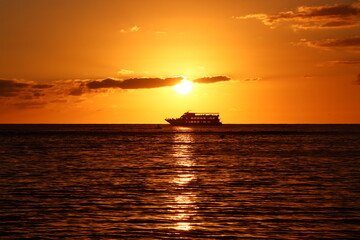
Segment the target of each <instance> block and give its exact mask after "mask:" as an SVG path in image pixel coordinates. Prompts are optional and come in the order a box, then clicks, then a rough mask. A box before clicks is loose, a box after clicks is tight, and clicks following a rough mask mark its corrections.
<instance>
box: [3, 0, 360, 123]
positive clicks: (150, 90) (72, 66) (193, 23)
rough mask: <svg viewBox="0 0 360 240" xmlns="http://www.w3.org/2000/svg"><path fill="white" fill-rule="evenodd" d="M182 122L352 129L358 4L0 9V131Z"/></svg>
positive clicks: (64, 4)
mask: <svg viewBox="0 0 360 240" xmlns="http://www.w3.org/2000/svg"><path fill="white" fill-rule="evenodd" d="M183 81H191V82H192V91H191V92H189V93H188V94H179V93H178V92H177V91H176V89H175V88H174V86H175V85H177V84H179V83H181V82H183ZM186 111H193V112H217V113H220V117H221V120H222V121H223V123H239V124H242V123H245V124H246V123H290V124H291V123H360V1H358V0H291V1H285V0H272V1H268V0H252V1H245V0H206V1H205V0H196V1H194V0H182V1H177V0H172V1H169V0H132V1H128V0H0V123H166V122H165V121H164V119H165V118H167V117H179V116H181V115H182V114H183V113H184V112H186Z"/></svg>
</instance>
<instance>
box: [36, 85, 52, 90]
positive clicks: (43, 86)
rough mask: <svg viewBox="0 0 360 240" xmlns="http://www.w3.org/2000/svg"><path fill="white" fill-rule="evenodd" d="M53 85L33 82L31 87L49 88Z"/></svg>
mask: <svg viewBox="0 0 360 240" xmlns="http://www.w3.org/2000/svg"><path fill="white" fill-rule="evenodd" d="M53 86H54V85H50V84H35V85H33V86H32V88H40V89H44V88H51V87H53Z"/></svg>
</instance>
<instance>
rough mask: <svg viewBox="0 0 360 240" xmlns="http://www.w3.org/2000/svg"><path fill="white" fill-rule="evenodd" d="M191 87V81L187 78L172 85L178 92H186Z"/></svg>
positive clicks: (188, 91)
mask: <svg viewBox="0 0 360 240" xmlns="http://www.w3.org/2000/svg"><path fill="white" fill-rule="evenodd" d="M192 87H193V84H192V82H190V81H189V80H185V79H184V80H182V81H181V83H179V84H176V85H175V86H174V88H175V90H176V91H177V92H178V93H180V94H188V93H190V92H191V90H192Z"/></svg>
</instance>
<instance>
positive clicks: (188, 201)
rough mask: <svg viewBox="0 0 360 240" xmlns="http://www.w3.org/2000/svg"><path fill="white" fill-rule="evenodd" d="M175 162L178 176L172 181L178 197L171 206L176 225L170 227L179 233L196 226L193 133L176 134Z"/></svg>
mask: <svg viewBox="0 0 360 240" xmlns="http://www.w3.org/2000/svg"><path fill="white" fill-rule="evenodd" d="M173 143H174V144H173V151H174V152H173V155H172V156H173V160H174V168H175V169H177V171H176V174H175V175H174V176H173V179H172V180H171V182H172V184H173V185H174V187H175V189H177V190H179V191H176V194H177V195H174V200H173V204H172V205H171V206H170V212H171V213H172V215H171V217H170V218H171V220H172V221H173V222H174V224H173V225H172V226H171V227H170V228H172V229H174V230H178V231H190V230H191V229H192V228H193V227H194V226H193V225H194V220H193V219H194V218H195V217H196V214H197V206H196V198H197V196H196V194H195V193H194V191H192V187H191V183H192V182H194V181H195V180H196V179H197V176H196V171H194V169H193V167H194V166H195V165H196V163H195V161H194V157H193V153H192V151H193V145H192V144H193V143H194V139H193V136H192V134H191V133H179V134H175V136H174V142H173Z"/></svg>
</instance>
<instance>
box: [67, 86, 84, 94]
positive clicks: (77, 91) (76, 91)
mask: <svg viewBox="0 0 360 240" xmlns="http://www.w3.org/2000/svg"><path fill="white" fill-rule="evenodd" d="M83 93H84V89H83V88H81V87H78V88H73V89H71V90H70V92H69V95H71V96H80V95H82V94H83Z"/></svg>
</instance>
